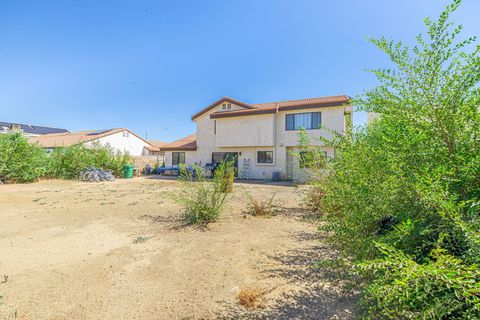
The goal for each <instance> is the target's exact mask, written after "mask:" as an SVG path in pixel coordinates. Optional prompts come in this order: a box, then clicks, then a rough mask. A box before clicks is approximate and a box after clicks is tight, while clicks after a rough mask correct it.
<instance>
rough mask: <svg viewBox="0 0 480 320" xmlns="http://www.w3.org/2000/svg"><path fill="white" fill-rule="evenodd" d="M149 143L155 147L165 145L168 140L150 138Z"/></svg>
mask: <svg viewBox="0 0 480 320" xmlns="http://www.w3.org/2000/svg"><path fill="white" fill-rule="evenodd" d="M148 143H150V144H151V145H152V146H154V147H158V148H160V147H163V146H164V145H166V144H167V142H163V141H158V140H148Z"/></svg>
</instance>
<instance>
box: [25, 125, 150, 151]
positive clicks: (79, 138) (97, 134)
mask: <svg viewBox="0 0 480 320" xmlns="http://www.w3.org/2000/svg"><path fill="white" fill-rule="evenodd" d="M122 131H128V132H129V133H130V134H132V135H134V136H136V137H137V138H139V139H141V140H143V141H144V142H145V143H146V144H147V145H148V146H151V145H150V143H149V142H148V141H146V140H145V139H143V138H142V137H140V136H138V135H137V134H135V133H133V132H132V131H130V130H128V129H126V128H115V129H102V130H86V131H79V132H72V133H57V134H46V135H43V136H37V137H30V138H29V141H30V142H33V143H38V144H40V145H41V146H43V147H44V148H55V147H68V146H72V145H76V144H79V143H85V142H88V141H93V140H97V139H100V138H103V137H107V136H110V135H112V134H115V133H119V132H122Z"/></svg>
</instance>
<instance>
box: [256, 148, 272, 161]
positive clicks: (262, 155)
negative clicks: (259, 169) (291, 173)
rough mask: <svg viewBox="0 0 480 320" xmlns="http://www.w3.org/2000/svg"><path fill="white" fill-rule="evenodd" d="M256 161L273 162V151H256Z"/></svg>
mask: <svg viewBox="0 0 480 320" xmlns="http://www.w3.org/2000/svg"><path fill="white" fill-rule="evenodd" d="M257 163H273V151H257Z"/></svg>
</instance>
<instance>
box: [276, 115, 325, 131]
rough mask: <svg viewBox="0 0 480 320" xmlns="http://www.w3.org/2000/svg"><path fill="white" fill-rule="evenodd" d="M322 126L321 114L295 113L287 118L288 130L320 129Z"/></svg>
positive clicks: (286, 127) (286, 126)
mask: <svg viewBox="0 0 480 320" xmlns="http://www.w3.org/2000/svg"><path fill="white" fill-rule="evenodd" d="M321 124H322V116H321V113H320V112H306V113H294V114H287V115H286V116H285V129H286V130H299V129H300V128H304V129H306V130H311V129H318V128H320V125H321Z"/></svg>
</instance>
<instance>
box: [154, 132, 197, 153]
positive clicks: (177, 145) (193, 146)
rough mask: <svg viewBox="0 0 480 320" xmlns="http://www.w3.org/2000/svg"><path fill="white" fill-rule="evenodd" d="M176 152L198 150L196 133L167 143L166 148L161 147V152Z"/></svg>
mask: <svg viewBox="0 0 480 320" xmlns="http://www.w3.org/2000/svg"><path fill="white" fill-rule="evenodd" d="M176 150H181V151H189V150H197V135H196V134H195V133H194V134H191V135H189V136H186V137H184V138H181V139H178V140H175V141H173V142H170V143H167V144H165V145H164V146H162V147H160V151H176Z"/></svg>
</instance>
